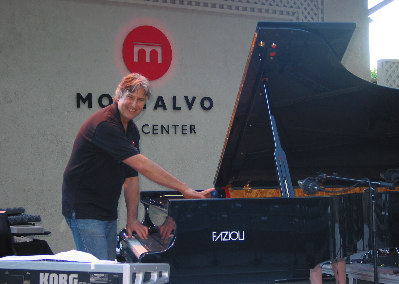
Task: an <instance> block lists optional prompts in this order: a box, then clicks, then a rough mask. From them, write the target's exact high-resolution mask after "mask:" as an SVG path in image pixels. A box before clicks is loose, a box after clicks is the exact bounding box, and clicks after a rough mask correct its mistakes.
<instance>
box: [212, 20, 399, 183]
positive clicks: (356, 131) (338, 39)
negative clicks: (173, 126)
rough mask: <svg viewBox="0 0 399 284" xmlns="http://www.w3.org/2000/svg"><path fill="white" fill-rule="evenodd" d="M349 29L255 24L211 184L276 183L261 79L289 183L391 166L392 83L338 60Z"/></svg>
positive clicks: (394, 158) (396, 148)
mask: <svg viewBox="0 0 399 284" xmlns="http://www.w3.org/2000/svg"><path fill="white" fill-rule="evenodd" d="M354 28H355V25H354V24H353V23H279V22H264V23H259V24H258V26H257V29H256V33H255V37H254V41H253V44H252V47H251V51H250V54H249V57H248V61H247V65H246V68H245V72H244V75H243V79H242V83H241V86H240V91H239V94H238V97H237V101H236V105H235V108H234V112H233V116H232V118H231V122H230V127H229V131H228V133H227V137H226V140H225V144H224V147H223V151H222V155H221V158H220V162H219V167H218V171H217V174H216V177H215V182H214V183H215V187H223V186H228V185H230V186H232V187H233V188H236V187H237V188H242V187H243V186H245V185H246V184H250V186H251V187H252V188H258V187H278V185H279V182H278V177H277V172H276V167H275V162H274V141H273V136H272V131H271V124H270V119H269V115H268V109H267V104H266V100H265V97H264V95H263V83H264V82H266V86H267V91H268V97H269V103H270V108H271V112H272V114H273V115H274V117H275V119H276V124H277V129H278V133H279V137H280V142H281V145H282V148H283V149H284V151H285V153H286V155H287V162H288V167H289V169H290V174H291V180H292V183H293V185H294V186H297V181H298V180H299V179H303V178H306V177H309V176H316V175H317V174H318V173H320V172H322V173H326V174H329V175H332V174H337V175H339V176H343V177H348V178H355V179H362V178H369V179H370V180H381V177H380V173H382V172H384V171H385V170H387V169H391V168H399V111H398V110H399V90H398V89H392V88H387V87H382V86H378V85H375V84H373V83H370V82H367V81H364V80H362V79H360V78H358V77H356V76H355V75H353V74H352V73H350V72H349V71H347V70H346V69H345V67H343V65H342V64H341V59H342V56H343V54H344V52H345V50H346V47H347V44H348V42H349V40H350V38H351V36H352V33H353V30H354ZM274 52H275V55H274V54H273V53H274ZM260 59H261V60H260Z"/></svg>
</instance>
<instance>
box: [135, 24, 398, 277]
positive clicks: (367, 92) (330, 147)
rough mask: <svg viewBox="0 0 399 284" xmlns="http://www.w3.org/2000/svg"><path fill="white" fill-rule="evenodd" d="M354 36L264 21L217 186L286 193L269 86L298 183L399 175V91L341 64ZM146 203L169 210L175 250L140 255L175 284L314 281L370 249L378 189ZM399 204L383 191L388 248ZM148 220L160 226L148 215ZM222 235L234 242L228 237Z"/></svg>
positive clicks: (156, 198)
mask: <svg viewBox="0 0 399 284" xmlns="http://www.w3.org/2000/svg"><path fill="white" fill-rule="evenodd" d="M354 28H355V26H354V24H345V23H339V24H338V23H335V24H333V23H259V24H258V27H257V29H256V34H255V38H254V44H253V46H252V48H251V51H250V55H249V58H248V62H247V66H246V71H245V73H244V76H243V80H242V84H241V88H240V91H239V94H238V97H237V101H236V107H235V109H234V113H233V116H232V119H231V123H230V128H229V131H228V133H227V137H226V141H225V146H224V149H223V152H222V155H221V159H220V163H219V167H218V171H217V174H216V177H215V186H216V187H217V188H218V189H219V188H223V187H232V188H238V189H242V188H243V187H244V186H245V185H247V184H249V185H250V186H251V187H252V188H257V187H259V188H268V187H273V188H278V187H279V183H278V179H277V173H276V168H275V162H274V155H273V152H274V141H273V137H272V131H271V129H270V126H271V125H270V120H269V115H268V108H267V105H266V100H265V97H264V92H263V90H262V88H263V85H264V83H266V87H267V93H268V96H269V103H270V108H271V112H272V113H273V115H274V117H275V119H276V124H277V128H278V133H279V137H280V142H281V146H282V148H283V149H284V151H285V153H286V156H287V161H288V166H289V170H290V174H291V179H292V182H293V183H294V185H295V186H296V185H297V184H296V182H297V181H298V180H299V179H304V178H306V177H309V176H315V175H316V174H317V173H318V172H324V173H327V174H332V173H337V174H338V175H339V176H343V177H348V178H353V179H362V178H369V179H370V180H380V179H381V178H380V173H381V172H384V171H385V170H387V169H391V168H399V147H398V145H399V112H398V111H397V110H398V109H399V91H398V90H396V89H390V88H384V87H380V86H377V85H374V84H371V83H369V82H366V81H363V80H361V79H359V78H357V77H356V76H354V75H353V74H351V73H350V72H348V71H347V70H346V69H345V68H344V67H343V66H342V64H341V62H340V60H341V59H342V57H343V55H344V53H345V50H346V46H347V44H348V42H349V40H350V38H351V35H352V32H353V30H354ZM334 183H335V185H337V183H336V182H334ZM326 185H328V184H326ZM330 185H333V183H331V184H330ZM166 193H167V194H169V193H170V192H166ZM141 200H142V202H143V204H144V205H145V206H146V208H147V209H148V210H149V208H150V207H151V206H157V207H159V208H161V209H164V210H165V209H166V208H167V209H168V215H169V216H170V217H172V218H173V219H174V220H175V222H176V229H175V239H174V241H173V245H172V246H171V247H170V248H169V249H168V250H166V251H164V252H159V253H157V252H154V253H149V254H147V255H145V256H143V257H142V258H141V261H142V262H167V263H169V264H170V265H171V276H170V279H171V283H232V282H235V283H251V282H253V283H254V282H256V283H266V281H274V280H275V279H295V278H307V277H308V276H309V269H310V268H313V267H314V266H315V265H316V264H318V263H320V262H323V261H328V260H331V259H334V258H337V257H345V256H348V255H351V254H353V253H355V252H358V251H367V250H370V249H371V242H370V232H371V226H370V215H369V214H370V212H371V210H370V206H371V202H370V196H369V193H368V192H365V193H363V194H362V193H356V194H344V195H338V196H331V197H295V198H258V199H225V198H215V199H206V200H182V199H180V200H174V199H170V198H169V197H166V196H163V193H162V192H158V193H154V192H142V193H141ZM166 200H169V203H168V205H167V202H166ZM398 202H399V193H397V192H393V191H390V192H385V193H378V194H377V195H376V244H377V247H378V248H387V247H394V246H398V245H399V224H398V221H397V220H399V212H398V211H399V210H398V209H397V208H398V206H397V204H398ZM148 210H146V211H147V212H148ZM145 223H146V224H148V225H151V222H150V220H149V217H148V216H147V217H146V218H145ZM223 232H224V233H223ZM223 234H226V236H230V238H227V239H225V240H222V239H221V238H222V235H223Z"/></svg>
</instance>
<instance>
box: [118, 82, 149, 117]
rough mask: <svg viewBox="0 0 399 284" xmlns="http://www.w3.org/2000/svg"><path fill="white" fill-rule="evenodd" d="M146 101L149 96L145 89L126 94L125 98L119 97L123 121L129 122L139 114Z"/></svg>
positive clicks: (119, 108) (119, 107)
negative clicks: (146, 94)
mask: <svg viewBox="0 0 399 284" xmlns="http://www.w3.org/2000/svg"><path fill="white" fill-rule="evenodd" d="M146 101H147V97H146V96H145V92H144V90H143V89H138V90H137V91H135V92H134V93H130V94H126V95H125V96H124V97H123V98H121V99H119V100H118V101H117V102H118V110H119V112H120V115H121V120H122V123H127V122H129V121H130V120H132V119H133V118H135V117H136V116H138V115H139V114H140V113H141V111H142V110H143V108H144V105H145V103H146Z"/></svg>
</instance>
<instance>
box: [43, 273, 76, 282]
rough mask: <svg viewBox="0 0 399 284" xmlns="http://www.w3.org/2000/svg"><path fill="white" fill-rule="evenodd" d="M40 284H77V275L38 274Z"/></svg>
mask: <svg viewBox="0 0 399 284" xmlns="http://www.w3.org/2000/svg"><path fill="white" fill-rule="evenodd" d="M39 283H40V284H78V275H77V274H69V275H68V274H64V273H60V274H57V273H40V282H39Z"/></svg>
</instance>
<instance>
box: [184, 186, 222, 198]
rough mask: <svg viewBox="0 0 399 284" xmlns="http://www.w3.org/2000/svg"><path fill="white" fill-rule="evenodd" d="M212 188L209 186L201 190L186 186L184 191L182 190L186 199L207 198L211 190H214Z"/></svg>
mask: <svg viewBox="0 0 399 284" xmlns="http://www.w3.org/2000/svg"><path fill="white" fill-rule="evenodd" d="M214 190H215V189H214V188H209V189H206V190H203V191H195V190H193V189H191V188H188V189H187V190H185V191H182V193H183V196H184V198H186V199H194V198H198V199H204V198H209V197H211V192H212V191H214Z"/></svg>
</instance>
